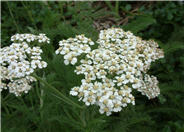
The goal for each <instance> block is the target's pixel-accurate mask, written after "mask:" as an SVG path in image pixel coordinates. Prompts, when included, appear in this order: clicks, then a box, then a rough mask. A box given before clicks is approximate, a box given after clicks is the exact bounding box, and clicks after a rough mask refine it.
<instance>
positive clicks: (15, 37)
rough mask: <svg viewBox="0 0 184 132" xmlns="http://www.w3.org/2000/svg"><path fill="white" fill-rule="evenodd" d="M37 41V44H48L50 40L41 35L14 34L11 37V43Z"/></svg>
mask: <svg viewBox="0 0 184 132" xmlns="http://www.w3.org/2000/svg"><path fill="white" fill-rule="evenodd" d="M36 40H37V41H38V42H39V43H50V39H49V38H48V37H47V36H46V35H45V34H43V33H40V34H39V35H34V34H28V33H25V34H15V35H13V36H12V37H11V41H13V42H23V41H25V42H28V43H30V42H33V41H36Z"/></svg>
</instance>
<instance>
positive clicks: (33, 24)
mask: <svg viewBox="0 0 184 132" xmlns="http://www.w3.org/2000/svg"><path fill="white" fill-rule="evenodd" d="M112 26H113V27H120V28H123V29H124V30H126V31H127V30H130V31H132V32H133V33H134V34H135V35H137V36H140V37H142V38H144V39H154V40H156V41H157V42H158V43H159V45H160V47H161V48H162V49H163V50H164V52H165V58H164V59H160V60H158V61H156V62H154V63H153V64H152V66H151V69H150V71H149V73H150V74H153V75H155V76H156V77H157V78H158V80H159V82H160V83H159V87H160V90H161V94H160V96H159V97H158V98H155V99H152V100H148V99H147V98H146V97H144V96H142V95H140V94H139V93H136V95H135V98H136V105H135V106H128V107H127V108H124V109H123V110H122V111H121V112H119V113H114V114H113V115H111V116H109V117H106V116H105V115H100V114H99V112H98V108H97V107H96V106H90V107H88V108H85V109H83V110H81V109H77V108H75V107H72V106H70V105H67V104H65V103H64V102H62V101H61V100H60V99H59V98H57V97H55V96H53V94H51V93H50V92H48V91H47V90H44V89H45V87H46V86H43V85H41V84H40V83H39V82H37V83H35V84H33V87H34V88H32V90H31V91H30V92H29V93H28V94H26V95H23V96H22V97H15V96H14V95H12V94H9V93H8V91H3V92H2V95H1V110H2V111H1V112H2V113H1V114H2V115H1V116H2V117H1V122H2V132H184V3H183V2H181V1H180V2H151V1H150V2H125V1H124V2H120V1H117V2H109V1H106V2H103V1H100V2H46V1H45V2H25V1H24V2H23V1H22V2H18V1H17V2H1V46H2V47H4V46H8V45H10V44H11V42H10V37H11V36H12V35H14V34H15V33H33V34H38V33H45V34H46V35H47V36H48V37H49V38H50V39H51V44H50V45H48V46H45V47H44V49H43V50H44V54H43V58H44V60H45V61H46V62H48V67H47V68H46V69H44V70H43V71H42V72H41V73H40V75H41V76H42V77H43V78H44V79H45V80H46V81H47V82H48V83H50V84H51V85H53V86H55V87H56V88H57V89H58V90H60V91H61V92H63V93H64V94H65V95H66V96H68V97H69V98H71V99H72V100H74V101H75V102H77V98H75V97H71V96H70V95H69V90H70V89H71V88H72V87H73V86H76V85H78V84H79V83H80V79H81V78H82V76H77V75H75V74H74V73H73V69H74V67H72V66H65V65H64V64H63V59H62V57H61V56H58V55H55V53H54V51H55V50H56V49H57V48H58V42H59V41H60V40H62V39H67V38H69V37H74V36H75V35H77V34H85V35H86V36H87V37H90V38H92V40H93V41H95V40H97V39H98V33H99V31H100V30H102V29H106V28H109V27H112ZM43 73H44V74H43ZM77 103H78V104H81V105H83V104H82V103H81V102H77Z"/></svg>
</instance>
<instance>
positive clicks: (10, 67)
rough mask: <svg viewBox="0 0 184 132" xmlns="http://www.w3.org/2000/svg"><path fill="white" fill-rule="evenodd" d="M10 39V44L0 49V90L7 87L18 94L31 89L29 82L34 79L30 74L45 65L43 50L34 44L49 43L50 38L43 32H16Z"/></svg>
mask: <svg viewBox="0 0 184 132" xmlns="http://www.w3.org/2000/svg"><path fill="white" fill-rule="evenodd" d="M11 41H13V43H12V44H11V45H10V46H7V47H3V48H1V49H0V64H1V66H0V67H1V76H0V79H1V86H0V90H2V89H9V92H10V93H14V94H15V95H16V96H20V95H21V94H22V93H27V92H28V91H29V90H30V89H31V85H30V84H31V82H33V81H36V79H35V78H34V77H32V76H30V75H31V74H32V73H33V72H34V71H35V70H36V69H42V68H45V67H47V63H46V62H45V61H42V58H41V53H42V52H43V51H42V49H41V48H40V47H39V46H36V45H40V44H42V43H49V42H50V39H49V38H47V37H46V36H45V34H39V35H33V34H16V35H13V36H12V37H11Z"/></svg>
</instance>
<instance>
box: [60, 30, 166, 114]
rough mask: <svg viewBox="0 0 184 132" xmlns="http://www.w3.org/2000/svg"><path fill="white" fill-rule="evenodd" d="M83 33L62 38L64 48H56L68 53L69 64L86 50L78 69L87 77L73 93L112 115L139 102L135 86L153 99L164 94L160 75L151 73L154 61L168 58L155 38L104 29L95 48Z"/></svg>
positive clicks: (77, 70) (77, 71)
mask: <svg viewBox="0 0 184 132" xmlns="http://www.w3.org/2000/svg"><path fill="white" fill-rule="evenodd" d="M79 36H80V35H78V36H77V37H76V38H70V39H68V40H63V41H60V46H61V47H60V48H59V49H58V50H56V53H57V54H58V53H60V54H62V55H64V59H65V64H66V65H68V64H69V63H71V64H73V65H74V64H76V62H77V56H79V55H81V53H86V56H85V58H84V59H81V60H79V61H80V65H77V66H76V69H75V71H74V72H75V73H76V74H83V75H84V76H85V78H84V79H83V80H82V81H81V83H82V84H81V86H76V87H73V88H72V89H71V91H70V94H71V95H73V96H78V97H79V100H81V101H83V102H84V103H85V104H86V105H87V106H89V105H93V104H95V105H98V106H99V107H100V109H99V111H100V113H102V114H103V113H106V115H110V114H111V113H112V112H118V111H121V110H122V108H123V107H126V106H127V104H133V105H134V104H135V98H134V96H133V95H132V90H133V89H135V90H137V91H139V92H141V93H142V94H143V95H146V96H147V97H148V98H149V99H152V98H155V97H157V96H158V95H159V94H160V90H159V88H158V80H157V78H156V77H154V76H150V75H148V74H147V71H148V70H149V68H150V65H151V62H153V61H155V60H157V59H159V58H163V57H164V53H163V51H162V50H161V49H159V48H158V44H157V43H156V42H155V41H153V40H149V41H145V40H142V39H141V38H139V37H136V36H134V35H133V34H132V33H131V32H129V31H128V32H125V31H123V30H122V29H120V28H110V29H107V30H102V31H100V34H99V39H98V40H97V43H98V48H97V49H94V50H91V49H90V47H89V46H90V45H92V44H94V42H92V41H91V39H88V38H86V37H82V38H83V39H82V40H79ZM82 36H83V35H82ZM84 40H86V41H85V43H84ZM87 40H89V41H87ZM84 45H85V46H86V47H87V48H86V49H85V48H83V47H84ZM68 56H69V57H68ZM74 58H76V59H75V61H74V60H73V59H74Z"/></svg>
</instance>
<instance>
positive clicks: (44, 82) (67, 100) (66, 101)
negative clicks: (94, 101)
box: [32, 75, 83, 109]
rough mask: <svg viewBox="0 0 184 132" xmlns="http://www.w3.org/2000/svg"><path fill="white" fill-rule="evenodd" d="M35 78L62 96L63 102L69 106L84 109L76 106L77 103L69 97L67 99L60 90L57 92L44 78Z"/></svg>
mask: <svg viewBox="0 0 184 132" xmlns="http://www.w3.org/2000/svg"><path fill="white" fill-rule="evenodd" d="M32 76H33V77H35V78H36V79H37V80H39V81H40V82H41V83H43V84H44V85H45V86H47V87H49V89H50V90H52V91H53V92H54V93H56V94H57V95H58V96H60V97H61V98H62V99H63V101H64V102H65V103H67V104H69V105H73V106H76V107H78V108H80V109H83V107H82V106H80V105H78V104H76V103H75V102H73V101H72V100H71V99H69V98H68V97H66V96H65V95H64V94H62V93H61V92H60V91H59V90H57V89H56V88H55V87H53V86H51V85H50V84H48V83H47V82H46V81H45V80H43V79H42V78H40V77H38V76H37V75H32Z"/></svg>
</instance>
